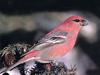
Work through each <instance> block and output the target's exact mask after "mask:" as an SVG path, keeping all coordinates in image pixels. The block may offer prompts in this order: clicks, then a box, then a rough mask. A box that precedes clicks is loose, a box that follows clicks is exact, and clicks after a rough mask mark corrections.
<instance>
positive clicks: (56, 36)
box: [33, 31, 68, 50]
mask: <svg viewBox="0 0 100 75" xmlns="http://www.w3.org/2000/svg"><path fill="white" fill-rule="evenodd" d="M67 34H68V32H65V31H58V32H53V33H51V34H47V35H46V36H45V37H43V38H42V39H41V40H39V41H38V43H37V44H36V45H35V46H34V48H33V49H35V50H43V49H44V48H47V47H50V46H52V45H55V44H60V43H63V42H65V38H66V37H67Z"/></svg>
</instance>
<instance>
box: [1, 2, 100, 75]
mask: <svg viewBox="0 0 100 75" xmlns="http://www.w3.org/2000/svg"><path fill="white" fill-rule="evenodd" d="M72 15H81V16H84V17H85V18H86V19H87V20H88V22H89V25H88V26H86V27H84V28H83V29H82V30H81V32H80V34H79V38H78V40H77V44H76V46H75V48H74V49H73V50H72V52H71V54H69V55H67V59H66V62H67V64H69V63H75V64H78V73H77V75H100V51H99V50H100V46H99V45H100V38H99V37H100V34H99V31H100V25H99V24H100V1H99V0H0V49H2V48H4V47H5V46H7V45H9V44H14V43H28V44H31V45H32V44H34V43H36V42H37V41H38V40H39V39H40V38H41V37H43V36H44V35H45V34H46V33H47V32H49V31H50V30H51V29H53V28H54V27H55V26H57V25H59V24H60V23H61V22H63V21H64V20H65V19H66V18H68V17H69V16H72ZM65 57H66V56H65ZM64 59H65V58H64Z"/></svg>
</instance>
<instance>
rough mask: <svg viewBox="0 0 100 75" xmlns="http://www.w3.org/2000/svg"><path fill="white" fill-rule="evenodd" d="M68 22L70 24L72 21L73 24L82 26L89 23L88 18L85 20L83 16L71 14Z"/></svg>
mask: <svg viewBox="0 0 100 75" xmlns="http://www.w3.org/2000/svg"><path fill="white" fill-rule="evenodd" d="M66 22H68V23H69V24H70V23H71V24H73V25H77V26H80V27H82V26H86V25H88V23H87V20H85V19H84V18H83V17H81V16H71V17H69V18H68V19H67V20H66Z"/></svg>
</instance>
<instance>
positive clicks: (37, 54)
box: [7, 16, 88, 70]
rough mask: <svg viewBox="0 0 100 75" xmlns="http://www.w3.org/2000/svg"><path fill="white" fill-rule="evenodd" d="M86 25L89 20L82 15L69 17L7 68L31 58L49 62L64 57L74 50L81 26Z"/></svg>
mask: <svg viewBox="0 0 100 75" xmlns="http://www.w3.org/2000/svg"><path fill="white" fill-rule="evenodd" d="M86 25H88V22H87V20H86V19H84V17H82V16H71V17H69V18H67V19H66V20H65V21H64V22H63V23H61V24H60V25H58V26H57V27H55V28H54V29H52V30H51V31H50V32H49V33H47V34H46V35H45V36H44V37H43V38H42V39H40V40H39V41H38V42H37V44H35V46H33V47H32V48H31V50H30V51H29V52H27V53H26V54H25V55H24V56H23V57H22V58H21V59H20V60H19V61H18V62H16V63H15V64H14V65H12V66H10V67H8V68H7V70H12V69H13V68H15V67H16V66H18V65H20V64H23V63H25V62H28V61H31V60H34V61H39V62H41V63H48V62H51V61H53V60H57V59H59V58H61V57H63V56H64V55H66V54H67V53H69V52H70V51H71V50H72V48H73V47H74V45H75V43H76V40H77V37H78V34H79V32H80V30H81V28H82V27H83V26H86Z"/></svg>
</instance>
